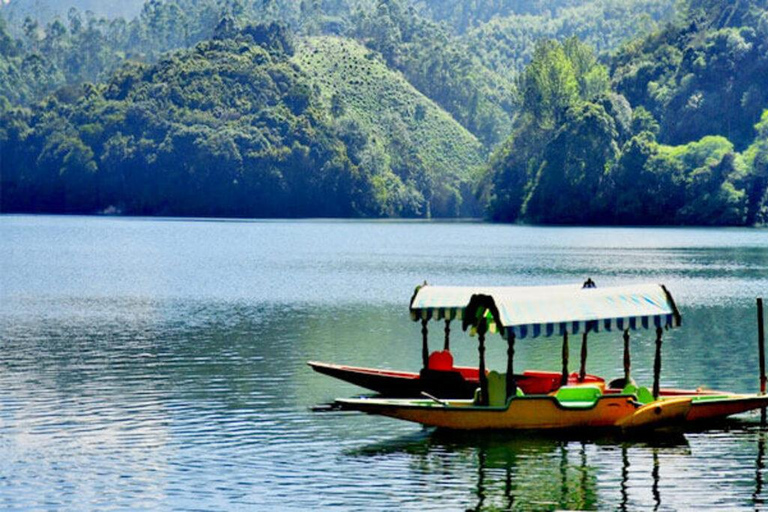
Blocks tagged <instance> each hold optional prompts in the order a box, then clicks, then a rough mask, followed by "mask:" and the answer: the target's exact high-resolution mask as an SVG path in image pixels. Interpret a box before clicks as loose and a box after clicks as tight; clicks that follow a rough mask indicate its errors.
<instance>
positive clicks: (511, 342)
mask: <svg viewBox="0 0 768 512" xmlns="http://www.w3.org/2000/svg"><path fill="white" fill-rule="evenodd" d="M511 331H512V330H511V329H510V333H509V337H508V338H507V401H509V399H510V398H514V397H516V396H517V381H516V380H515V333H514V332H511Z"/></svg>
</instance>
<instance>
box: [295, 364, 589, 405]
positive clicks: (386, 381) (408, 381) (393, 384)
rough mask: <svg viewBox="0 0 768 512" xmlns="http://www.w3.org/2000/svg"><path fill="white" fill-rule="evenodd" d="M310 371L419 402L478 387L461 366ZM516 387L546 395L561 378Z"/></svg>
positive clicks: (525, 376) (546, 375)
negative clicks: (425, 395)
mask: <svg viewBox="0 0 768 512" xmlns="http://www.w3.org/2000/svg"><path fill="white" fill-rule="evenodd" d="M307 364H308V365H309V366H310V367H311V368H312V369H313V370H315V371H316V372H318V373H322V374H323V375H328V376H329V377H334V378H336V379H339V380H343V381H345V382H349V383H350V384H354V385H356V386H360V387H361V388H365V389H369V390H371V391H375V392H376V393H379V394H380V395H382V396H386V397H397V398H419V397H420V396H421V393H422V392H427V393H429V394H430V395H433V396H436V397H438V398H458V399H466V398H472V397H473V396H474V394H475V390H476V389H477V388H478V387H479V386H480V378H479V372H478V370H477V368H469V367H463V366H456V367H453V368H452V369H451V370H432V369H430V370H426V371H424V370H422V372H421V373H412V372H401V371H394V370H380V369H376V368H363V367H359V366H344V365H337V364H330V363H320V362H317V361H310V362H308V363H307ZM516 379H517V385H518V387H519V388H520V389H521V390H522V391H523V392H524V393H525V394H547V393H550V392H552V391H556V390H557V389H558V388H559V387H560V379H561V374H560V373H558V372H546V371H536V370H533V371H525V372H523V373H522V374H520V375H516ZM578 382H579V381H578V375H577V374H576V373H572V374H571V375H570V376H569V378H568V383H569V384H576V383H578ZM602 382H604V381H603V379H601V378H600V377H597V376H594V375H587V376H586V378H585V380H584V383H602Z"/></svg>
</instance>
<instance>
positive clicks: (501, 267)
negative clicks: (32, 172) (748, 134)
mask: <svg viewBox="0 0 768 512" xmlns="http://www.w3.org/2000/svg"><path fill="white" fill-rule="evenodd" d="M588 277H591V278H592V279H594V280H595V281H596V283H597V285H598V286H607V285H615V284H624V283H635V282H658V283H664V284H666V285H667V286H668V288H669V289H670V291H671V292H672V293H673V295H674V296H675V299H676V300H677V303H678V306H679V308H680V310H681V313H682V316H683V327H682V328H681V329H678V330H674V331H671V332H669V333H668V334H667V335H666V338H665V343H664V360H663V371H662V385H664V386H681V387H698V386H700V385H707V386H709V387H713V388H725V389H730V390H734V391H742V392H753V391H756V390H757V388H758V369H757V350H756V347H757V342H756V336H757V335H756V314H755V297H757V296H760V295H763V296H768V232H767V231H765V230H753V229H656V228H654V229H650V228H637V229H621V228H618V229H617V228H561V227H522V226H506V225H489V224H479V223H438V222H363V221H359V222H357V221H219V220H205V219H192V220H180V219H140V218H139V219H129V218H111V217H103V218H89V217H53V216H51V217H48V216H0V390H2V391H1V392H0V459H1V460H2V464H1V467H2V471H1V472H0V508H2V509H86V508H87V509H94V508H98V509H104V508H121V509H133V510H135V509H185V510H197V509H199V510H218V509H251V510H253V509H258V510H275V509H316V508H335V509H340V510H361V509H385V510H398V509H413V510H423V509H457V510H465V509H473V510H474V509H482V510H496V509H520V510H528V509H536V510H548V509H602V510H605V509H610V510H616V509H620V510H636V509H650V508H653V509H657V510H675V509H696V510H699V509H706V508H711V509H729V510H737V509H745V510H746V509H750V510H754V509H756V508H758V509H762V508H763V506H764V502H765V500H766V498H768V489H766V485H765V484H764V479H765V478H766V477H768V475H766V470H765V464H766V457H765V442H766V438H767V437H768V432H767V431H765V430H763V429H761V428H760V426H759V415H757V416H756V415H754V414H753V415H745V416H742V417H739V418H738V419H736V420H733V421H729V422H728V423H724V424H722V425H721V426H719V427H718V428H716V429H714V430H711V431H708V432H695V433H686V434H665V435H657V436H653V437H650V438H648V437H645V438H642V439H628V438H615V437H613V438H612V437H602V436H600V437H595V438H579V437H561V436H532V435H530V434H528V435H520V434H513V433H506V434H505V433H500V434H477V433H475V434H461V435H460V434H450V433H444V432H434V431H432V430H429V429H423V428H422V427H420V426H419V425H415V424H409V423H405V422H398V421H396V420H390V419H384V418H378V417H372V416H365V415H362V414H358V413H352V412H313V411H312V408H313V407H314V406H316V405H319V404H324V403H328V402H329V401H331V400H333V398H335V397H349V396H355V395H359V394H361V393H363V391H362V390H360V389H359V388H355V387H353V386H351V385H347V384H345V383H342V382H340V381H335V380H333V379H330V378H328V377H324V376H321V375H318V374H315V373H313V372H312V371H311V370H310V369H309V368H308V367H307V366H306V361H308V360H320V361H327V362H337V363H346V364H354V365H366V366H379V367H388V368H397V369H406V370H414V371H417V370H418V369H419V366H420V363H421V340H420V326H419V324H417V323H413V322H411V321H410V319H409V316H408V301H409V300H410V297H411V295H412V293H413V290H414V287H415V286H416V285H418V284H420V283H422V282H423V281H424V280H427V281H428V282H429V283H432V284H440V285H470V284H474V285H539V284H565V283H581V282H583V281H584V280H585V279H586V278H588ZM454 334H455V335H454V338H453V341H452V350H453V352H454V355H455V357H456V360H457V363H459V364H476V343H475V341H474V340H472V339H470V338H469V337H467V336H466V335H464V334H462V333H459V332H458V329H454ZM653 340H654V336H653V333H651V332H645V333H643V332H640V331H639V332H638V333H637V334H635V335H634V336H633V345H632V350H633V352H632V355H633V376H634V377H635V379H636V380H637V381H638V383H639V384H641V385H646V386H650V384H651V380H652V367H653V364H652V361H653V349H654V344H653ZM432 343H433V345H432V346H433V347H438V346H440V344H441V336H440V333H439V332H436V333H435V335H434V338H433V341H432ZM505 349H506V345H505V343H503V342H502V340H501V339H500V338H498V337H491V338H489V340H488V360H489V361H490V366H491V368H497V369H503V368H505V364H506V359H505V358H504V354H505ZM578 350H579V346H578V343H571V360H572V361H577V360H578ZM589 355H590V358H589V362H588V370H589V371H590V372H591V373H595V374H598V375H602V376H605V377H610V378H612V377H617V376H620V375H622V372H623V371H622V342H621V337H620V333H601V334H597V335H594V336H593V337H591V338H590V353H589ZM515 363H516V365H517V368H518V369H521V368H537V369H549V370H559V368H560V343H559V341H558V340H547V339H539V340H521V342H519V343H518V344H517V351H516V359H515ZM574 366H575V364H574Z"/></svg>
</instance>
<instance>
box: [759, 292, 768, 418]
mask: <svg viewBox="0 0 768 512" xmlns="http://www.w3.org/2000/svg"><path fill="white" fill-rule="evenodd" d="M757 350H758V352H759V355H760V394H761V395H764V394H765V392H766V376H765V326H764V325H763V299H762V298H758V299H757ZM765 420H766V417H765V407H763V408H762V409H760V422H761V423H762V424H763V425H765Z"/></svg>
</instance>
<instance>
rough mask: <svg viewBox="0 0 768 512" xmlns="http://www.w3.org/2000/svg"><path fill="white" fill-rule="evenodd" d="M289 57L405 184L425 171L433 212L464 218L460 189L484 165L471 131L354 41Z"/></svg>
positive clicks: (323, 42) (314, 42) (301, 46)
mask: <svg viewBox="0 0 768 512" xmlns="http://www.w3.org/2000/svg"><path fill="white" fill-rule="evenodd" d="M292 60H293V62H295V63H296V64H298V65H299V67H300V68H301V69H302V70H303V71H304V72H305V73H306V74H307V75H308V76H309V78H310V81H311V84H312V86H313V87H316V88H317V89H318V90H319V93H320V98H321V99H322V101H323V103H324V104H325V105H326V106H327V108H328V109H329V110H330V111H331V112H332V113H333V114H334V115H335V116H336V118H337V121H339V122H340V123H342V124H343V123H345V122H352V123H357V124H358V125H359V126H360V128H361V129H362V131H363V132H365V133H368V134H370V136H371V141H372V142H373V144H374V145H375V146H376V147H377V148H378V151H379V153H380V154H382V155H386V157H387V158H389V159H390V161H391V164H392V168H393V169H394V170H395V172H396V173H397V174H398V176H399V177H400V178H401V179H402V180H403V181H404V182H406V183H407V182H408V181H409V180H411V179H417V178H418V176H414V169H418V168H424V169H425V176H424V177H423V178H421V179H428V180H431V181H432V182H433V183H434V187H435V189H434V195H433V197H432V205H431V208H432V209H433V210H436V211H433V213H436V214H446V213H448V212H450V211H451V210H453V211H455V212H456V213H461V212H460V211H459V210H457V208H458V206H459V205H461V195H462V194H461V190H460V187H461V185H462V184H464V185H468V182H469V180H470V178H471V176H472V171H474V170H475V169H476V168H477V167H478V166H480V165H481V164H482V163H483V161H484V157H483V154H482V147H481V144H480V143H479V142H478V141H477V139H476V138H475V137H474V136H473V135H472V134H471V133H469V132H468V131H467V130H466V129H464V128H463V127H462V126H461V125H459V124H458V123H457V122H456V121H455V120H454V119H453V118H452V117H451V116H450V115H448V114H447V113H446V112H445V111H443V110H442V109H440V108H439V107H438V106H437V105H435V104H434V103H433V102H432V101H431V100H429V99H428V98H427V97H425V96H424V95H423V94H421V93H420V92H418V91H417V90H416V89H415V88H414V87H413V86H412V85H410V83H408V81H407V80H406V79H405V78H404V77H403V76H402V75H401V74H400V73H397V72H395V71H392V70H391V69H389V68H388V67H387V66H386V65H385V63H384V62H383V61H382V60H381V59H380V58H379V57H377V56H376V55H375V54H374V53H373V52H371V51H370V50H368V49H367V48H365V47H364V46H362V45H361V44H359V43H357V42H355V41H352V40H349V39H344V38H339V37H330V36H327V37H311V38H304V39H302V40H301V41H300V42H299V43H298V45H297V48H296V54H295V55H294V57H293V58H292ZM457 184H459V185H460V186H459V187H457ZM467 189H468V188H467ZM465 195H466V194H465ZM457 201H458V203H457ZM463 213H465V214H468V213H470V212H469V211H464V212H463Z"/></svg>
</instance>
